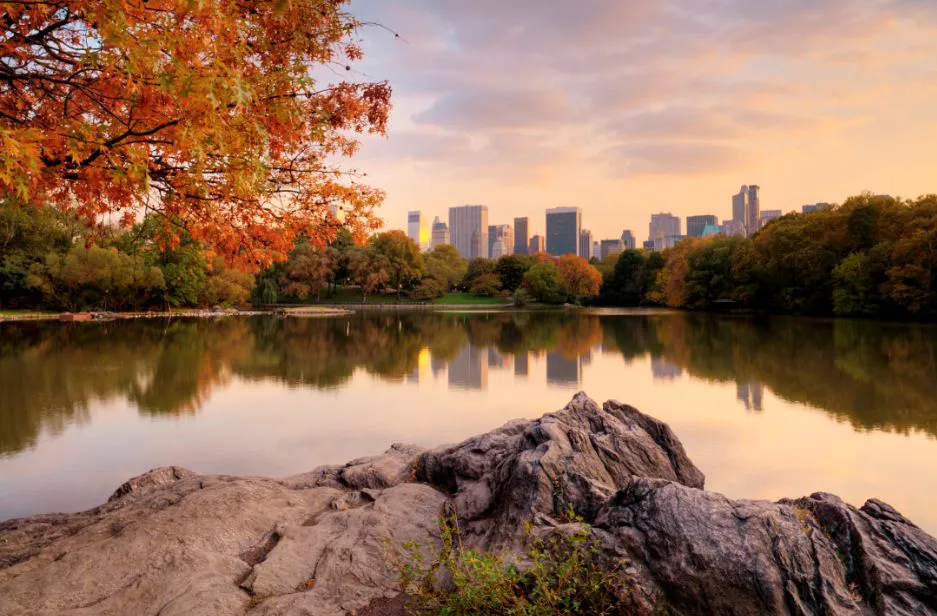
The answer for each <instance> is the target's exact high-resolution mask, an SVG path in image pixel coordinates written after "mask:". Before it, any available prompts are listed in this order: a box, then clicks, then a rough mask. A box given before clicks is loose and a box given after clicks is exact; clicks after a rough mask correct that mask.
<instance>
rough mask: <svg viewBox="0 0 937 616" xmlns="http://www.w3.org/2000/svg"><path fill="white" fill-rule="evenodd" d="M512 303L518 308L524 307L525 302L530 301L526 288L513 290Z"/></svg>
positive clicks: (525, 305)
mask: <svg viewBox="0 0 937 616" xmlns="http://www.w3.org/2000/svg"><path fill="white" fill-rule="evenodd" d="M513 299H514V305H515V306H516V307H518V308H526V307H527V304H529V303H530V293H528V292H527V289H518V290H517V291H514V298H513Z"/></svg>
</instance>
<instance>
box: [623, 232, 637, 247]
mask: <svg viewBox="0 0 937 616" xmlns="http://www.w3.org/2000/svg"><path fill="white" fill-rule="evenodd" d="M621 243H622V244H624V245H625V250H634V249H635V248H637V247H638V240H637V239H635V237H634V233H632V232H631V229H625V230H624V231H622V232H621Z"/></svg>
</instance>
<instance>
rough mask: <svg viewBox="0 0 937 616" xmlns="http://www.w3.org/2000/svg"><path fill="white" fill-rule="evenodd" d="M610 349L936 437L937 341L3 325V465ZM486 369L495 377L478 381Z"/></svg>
mask: <svg viewBox="0 0 937 616" xmlns="http://www.w3.org/2000/svg"><path fill="white" fill-rule="evenodd" d="M599 350H601V351H602V352H604V353H613V354H617V355H620V356H621V357H622V358H623V359H624V361H626V362H633V361H635V360H643V359H649V360H650V361H651V365H652V370H653V377H654V378H655V379H661V380H664V381H666V380H668V379H674V378H678V377H680V376H681V375H683V374H687V375H689V377H691V378H696V379H704V380H708V381H713V382H730V383H735V384H736V385H737V389H738V397H739V400H740V401H741V402H742V403H743V404H744V405H745V406H746V408H748V409H750V410H752V411H759V410H762V407H763V395H764V391H765V390H770V391H772V392H774V394H775V395H777V396H779V397H781V398H783V399H786V400H789V401H792V402H798V403H803V404H806V405H808V406H810V407H814V408H817V409H822V410H824V411H826V412H828V413H830V414H832V415H834V416H835V417H837V418H839V419H841V420H845V421H848V422H849V423H850V424H851V425H852V426H853V427H854V428H856V429H860V430H870V429H884V430H891V431H896V432H900V433H907V432H909V431H912V430H920V431H924V432H927V433H928V434H930V435H932V436H937V328H934V327H931V326H926V325H906V324H890V323H877V322H869V321H854V320H814V319H798V318H783V317H770V318H751V319H750V318H731V317H719V316H712V315H699V314H680V313H677V314H673V313H666V314H663V313H662V314H656V315H655V314H650V315H628V316H610V315H603V316H594V315H593V316H589V315H575V314H572V313H559V312H549V313H546V312H544V313H538V312H525V313H488V314H445V313H432V314H399V315H398V314H390V313H381V314H367V315H354V316H351V317H347V318H322V319H319V318H310V319H302V318H273V317H269V318H268V317H258V318H226V319H220V320H215V321H207V320H185V319H182V320H180V319H176V320H171V321H170V320H146V321H143V320H141V321H119V322H112V323H91V324H63V323H7V324H0V454H4V453H12V452H17V451H20V450H22V449H25V448H28V447H32V446H34V445H35V444H36V442H37V439H38V436H39V434H40V433H41V432H42V431H43V430H47V431H50V432H52V433H57V432H60V431H62V430H63V429H64V427H65V426H67V425H69V424H70V423H73V422H79V423H80V422H87V421H88V420H89V416H88V414H89V409H90V408H91V407H92V406H93V405H94V404H96V403H101V402H106V401H108V400H113V399H124V400H126V401H127V402H128V403H129V404H131V405H133V406H134V407H135V408H136V409H137V410H138V411H139V412H140V413H141V414H146V415H178V414H186V413H196V412H198V410H199V409H200V408H201V407H202V406H203V405H204V404H205V403H206V401H207V400H208V399H209V398H210V397H211V395H212V393H213V392H214V391H216V390H217V389H218V388H219V387H223V386H225V385H226V384H227V383H229V382H230V381H231V380H232V379H242V380H246V381H274V382H278V383H282V384H284V385H286V386H288V387H312V388H318V389H329V388H340V387H342V386H344V385H346V384H347V383H348V382H349V381H350V380H351V378H352V376H353V375H354V374H355V371H356V370H363V371H365V372H367V373H368V374H370V375H372V376H374V377H377V378H380V379H384V380H387V381H391V382H403V381H404V380H405V379H407V378H408V377H411V378H412V376H411V375H413V374H414V372H415V371H416V370H417V369H418V366H419V364H420V357H421V353H422V354H423V357H424V361H426V353H427V352H428V354H429V360H428V365H430V366H431V367H432V370H433V372H434V373H437V374H438V373H439V371H441V370H442V369H443V368H444V367H448V369H449V370H450V371H456V372H455V373H454V374H451V375H450V383H451V384H452V386H453V387H459V388H469V389H484V387H485V386H486V382H487V366H488V364H489V363H490V361H491V363H493V365H495V366H500V367H505V368H510V369H512V370H513V373H514V375H515V377H516V378H526V376H527V374H528V358H529V355H530V354H533V355H535V356H537V355H541V354H545V355H546V359H547V373H548V374H547V376H548V383H550V384H557V385H564V386H568V385H577V384H578V383H579V380H580V378H581V374H582V370H583V369H585V368H584V367H585V366H587V365H588V361H589V358H590V357H591V354H592V353H594V352H598V351H599ZM492 358H493V360H492ZM476 361H477V362H479V363H480V362H484V364H485V369H484V372H485V375H482V374H481V373H480V372H479V373H478V374H476V372H475V371H476V368H478V370H481V368H480V366H478V367H476V366H475V365H474V363H472V362H476ZM462 363H466V365H465V366H462ZM460 366H462V367H460ZM460 370H464V371H467V372H458V371H460Z"/></svg>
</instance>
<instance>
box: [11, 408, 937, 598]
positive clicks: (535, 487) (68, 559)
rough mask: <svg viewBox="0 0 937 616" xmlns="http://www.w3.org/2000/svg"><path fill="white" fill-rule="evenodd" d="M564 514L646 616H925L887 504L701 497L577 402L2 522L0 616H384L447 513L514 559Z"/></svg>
mask: <svg viewBox="0 0 937 616" xmlns="http://www.w3.org/2000/svg"><path fill="white" fill-rule="evenodd" d="M570 507H572V508H573V509H574V510H575V511H576V512H577V513H578V514H580V515H582V516H584V517H585V518H586V520H587V521H588V522H590V523H591V524H592V528H593V531H592V532H593V533H594V535H595V537H596V538H597V539H598V540H599V541H600V543H601V545H602V546H603V549H604V550H605V551H606V552H607V553H608V554H609V555H610V556H613V557H616V558H622V559H625V560H626V561H627V562H628V563H629V565H628V569H627V574H628V575H631V576H633V577H634V579H635V580H636V581H637V588H638V592H639V595H640V597H639V599H640V601H641V602H642V604H643V606H644V607H645V608H646V610H647V612H648V613H658V614H667V613H671V614H687V615H688V614H728V615H734V614H739V615H747V614H818V615H819V614H833V615H837V614H862V615H866V614H881V615H886V614H887V615H891V614H899V615H901V614H909V615H910V614H914V615H921V614H937V541H935V540H934V538H932V537H930V536H928V535H927V534H926V533H924V532H923V531H921V530H920V529H918V528H917V527H916V526H914V525H913V524H912V523H911V522H909V521H908V520H906V519H905V518H903V517H902V516H901V515H900V514H899V513H898V512H896V511H894V510H893V509H892V508H891V507H889V506H888V505H886V504H884V503H881V502H879V501H876V500H870V501H869V502H867V503H866V504H865V505H864V506H863V507H862V508H861V509H857V508H855V507H851V506H849V505H847V504H845V503H843V502H842V501H840V500H839V499H838V498H836V497H835V496H831V495H827V494H814V495H812V496H810V497H807V498H802V499H799V500H785V501H781V502H778V503H770V502H764V501H733V500H730V499H727V498H725V497H723V496H721V495H718V494H713V493H710V492H706V491H704V490H703V475H702V473H700V471H699V470H698V469H697V468H696V467H695V466H694V465H693V463H692V462H691V461H690V460H689V459H688V458H687V456H686V453H685V452H684V450H683V447H682V446H681V444H680V442H679V440H678V439H677V438H676V436H674V434H673V433H672V432H671V430H670V429H669V428H668V427H667V426H666V425H665V424H663V423H661V422H658V421H656V420H654V419H652V418H650V417H648V416H646V415H643V414H641V413H639V412H638V411H636V410H635V409H633V408H630V407H627V406H624V405H621V404H618V403H616V402H607V403H606V404H605V405H604V407H603V408H599V407H598V405H596V404H595V403H594V402H592V401H591V400H589V399H588V398H587V397H586V396H585V395H584V394H578V395H577V396H576V397H575V398H574V399H573V401H572V402H571V403H570V404H569V405H568V406H567V407H566V408H564V409H562V410H561V411H558V412H556V413H551V414H548V415H545V416H544V417H542V418H541V419H538V420H535V421H514V422H511V423H509V424H507V425H505V426H504V427H502V428H500V429H498V430H495V431H493V432H490V433H488V434H485V435H482V436H478V437H475V438H472V439H469V440H467V441H465V442H464V443H462V444H460V445H456V446H450V447H443V448H439V449H435V450H432V451H426V452H423V451H420V450H418V449H416V448H413V447H408V446H403V445H395V446H393V447H392V448H391V449H390V450H389V451H388V452H386V453H385V454H383V455H381V456H375V457H372V458H364V459H360V460H355V461H353V462H351V463H349V464H347V465H345V466H334V467H324V468H319V469H316V470H314V471H312V472H310V473H307V474H304V475H299V476H296V477H291V478H288V479H285V480H280V481H276V480H270V479H257V478H236V477H209V476H200V475H197V474H195V473H192V472H190V471H186V470H185V469H180V468H175V467H172V468H165V469H157V470H155V471H151V472H150V473H147V474H146V475H143V476H141V477H137V478H135V479H132V480H130V481H128V482H127V483H125V484H124V485H122V486H120V487H119V488H118V489H117V491H116V492H115V493H114V495H113V496H112V497H111V499H110V500H109V501H108V502H107V503H106V504H104V505H102V506H101V507H98V508H96V509H93V510H91V511H87V512H83V513H78V514H69V515H44V516H36V517H33V518H28V519H23V520H12V521H9V522H3V523H0V614H3V615H18V614H68V615H76V616H77V615H92V614H94V615H98V614H104V615H107V614H114V615H117V614H121V615H122V614H139V615H148V614H151V615H154V616H155V615H158V616H171V615H174V614H180V615H181V614H187V615H189V614H194V615H199V614H204V615H208V614H252V615H271V616H272V615H274V614H277V615H280V614H304V615H314V616H318V615H322V616H325V615H338V614H356V613H357V614H382V613H399V609H400V605H401V603H400V601H399V600H397V599H395V595H396V594H397V572H398V571H399V568H400V566H401V563H402V560H401V559H402V558H403V554H404V552H403V546H404V545H405V544H407V543H408V542H412V541H416V542H418V543H421V544H424V545H428V546H429V545H433V544H434V543H436V542H438V518H439V516H440V515H441V514H442V513H443V512H444V511H455V512H456V513H457V514H458V515H459V517H460V520H461V522H462V524H463V526H464V528H465V529H466V532H465V537H466V540H467V541H468V542H470V543H471V544H472V545H474V546H475V547H487V548H494V549H505V548H506V549H512V548H513V549H516V548H518V547H519V545H520V543H521V540H522V535H523V525H524V523H525V522H533V523H534V525H535V527H536V528H537V532H544V533H548V532H555V531H556V530H557V529H558V530H562V528H563V526H564V522H563V521H564V519H565V515H564V514H565V512H566V511H567V510H568V508H570ZM395 610H396V611H395Z"/></svg>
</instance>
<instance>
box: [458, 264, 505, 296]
mask: <svg viewBox="0 0 937 616" xmlns="http://www.w3.org/2000/svg"><path fill="white" fill-rule="evenodd" d="M496 270H497V264H496V263H495V262H494V261H492V260H491V259H486V258H484V257H479V258H477V259H472V260H471V261H469V264H468V269H467V270H466V271H465V276H464V277H463V278H462V288H463V289H471V288H472V285H473V284H475V279H476V278H478V277H479V276H484V275H485V274H494V273H496Z"/></svg>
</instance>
